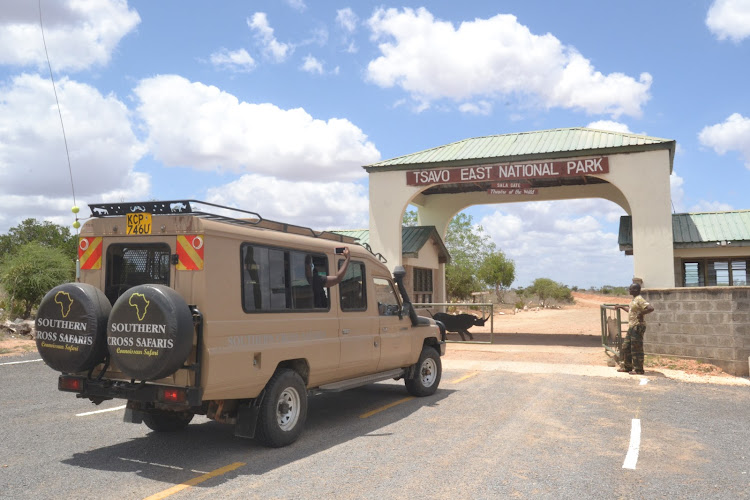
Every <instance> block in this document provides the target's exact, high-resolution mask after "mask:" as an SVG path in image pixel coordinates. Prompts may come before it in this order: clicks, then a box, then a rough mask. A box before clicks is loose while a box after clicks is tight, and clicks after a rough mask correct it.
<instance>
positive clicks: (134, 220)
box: [126, 212, 151, 234]
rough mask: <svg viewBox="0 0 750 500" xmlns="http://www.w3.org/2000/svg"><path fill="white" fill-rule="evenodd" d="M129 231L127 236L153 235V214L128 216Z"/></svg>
mask: <svg viewBox="0 0 750 500" xmlns="http://www.w3.org/2000/svg"><path fill="white" fill-rule="evenodd" d="M127 219H128V229H127V233H126V234H151V214H147V213H143V212H141V213H136V214H127Z"/></svg>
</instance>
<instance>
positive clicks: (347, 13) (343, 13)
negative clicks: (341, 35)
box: [336, 7, 359, 33]
mask: <svg viewBox="0 0 750 500" xmlns="http://www.w3.org/2000/svg"><path fill="white" fill-rule="evenodd" d="M358 22H359V18H358V17H357V14H355V13H354V11H353V10H352V9H351V8H350V7H347V8H345V9H339V10H337V11H336V24H338V25H339V26H340V27H341V29H343V30H344V31H346V32H348V33H354V31H355V30H356V29H357V23H358Z"/></svg>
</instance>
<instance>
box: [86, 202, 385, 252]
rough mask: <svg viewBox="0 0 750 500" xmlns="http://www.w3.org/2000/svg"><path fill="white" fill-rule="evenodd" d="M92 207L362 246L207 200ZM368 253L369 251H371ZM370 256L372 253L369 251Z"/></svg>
mask: <svg viewBox="0 0 750 500" xmlns="http://www.w3.org/2000/svg"><path fill="white" fill-rule="evenodd" d="M198 205H207V206H210V207H215V208H218V209H220V211H224V212H230V213H231V212H237V213H240V214H242V215H245V216H246V217H243V218H236V217H230V216H229V215H223V214H218V213H210V212H205V211H203V210H201V207H200V206H198ZM89 208H90V209H91V216H92V217H96V218H100V217H115V216H123V215H127V214H132V213H150V214H152V215H193V216H195V217H200V218H201V219H207V220H212V221H217V222H223V223H225V224H233V225H236V226H252V227H257V228H263V229H270V230H272V231H281V232H284V233H290V234H299V235H302V236H312V237H313V238H322V239H326V240H332V241H339V242H341V243H349V244H359V243H358V241H357V239H356V238H352V237H350V236H344V235H343V234H336V233H332V232H330V231H315V230H313V229H311V228H309V227H305V226H296V225H294V224H287V223H284V222H277V221H272V220H268V219H264V218H263V217H261V216H260V214H258V213H257V212H251V211H248V210H242V209H241V208H234V207H227V206H224V205H217V204H215V203H209V202H207V201H200V200H171V201H138V202H123V203H96V204H89ZM247 216H249V217H247ZM368 250H370V249H369V248H368ZM370 253H372V250H370Z"/></svg>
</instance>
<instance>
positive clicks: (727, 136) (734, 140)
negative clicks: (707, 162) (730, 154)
mask: <svg viewBox="0 0 750 500" xmlns="http://www.w3.org/2000/svg"><path fill="white" fill-rule="evenodd" d="M698 139H699V140H700V142H701V144H703V145H704V146H708V147H710V148H712V149H713V150H714V151H716V152H717V153H718V154H720V155H723V154H724V153H726V152H727V151H739V153H740V154H741V155H742V156H743V157H744V158H745V166H746V167H747V168H750V118H745V117H744V116H742V115H741V114H739V113H734V114H732V115H731V116H730V117H729V118H727V119H726V120H725V121H724V123H717V124H716V125H711V126H708V127H704V128H703V130H701V131H700V133H699V134H698Z"/></svg>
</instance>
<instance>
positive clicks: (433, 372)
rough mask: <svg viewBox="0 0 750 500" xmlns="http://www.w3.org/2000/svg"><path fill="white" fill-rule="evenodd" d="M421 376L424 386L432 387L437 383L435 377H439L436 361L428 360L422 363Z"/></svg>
mask: <svg viewBox="0 0 750 500" xmlns="http://www.w3.org/2000/svg"><path fill="white" fill-rule="evenodd" d="M419 376H420V377H421V378H422V385H423V386H425V387H430V386H432V384H434V383H435V377H437V364H436V363H435V360H434V359H432V358H427V359H425V360H424V361H423V362H422V368H421V369H420V370H419Z"/></svg>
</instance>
